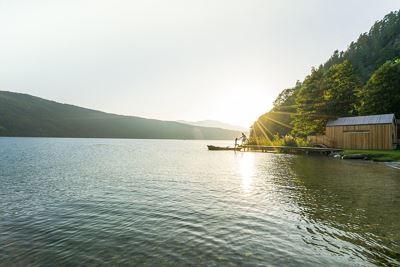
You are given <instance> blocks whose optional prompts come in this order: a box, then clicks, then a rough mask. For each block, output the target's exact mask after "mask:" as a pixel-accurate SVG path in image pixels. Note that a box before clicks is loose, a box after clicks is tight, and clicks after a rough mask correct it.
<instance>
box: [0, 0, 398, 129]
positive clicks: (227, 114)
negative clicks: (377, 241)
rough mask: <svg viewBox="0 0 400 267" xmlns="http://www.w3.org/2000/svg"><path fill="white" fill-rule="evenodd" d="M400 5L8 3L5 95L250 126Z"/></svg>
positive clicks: (352, 0) (0, 65)
mask: <svg viewBox="0 0 400 267" xmlns="http://www.w3.org/2000/svg"><path fill="white" fill-rule="evenodd" d="M399 8H400V2H399V0H381V1H378V0H376V1H370V0H319V1H317V0H291V1H289V0H285V1H283V0H275V1H267V0H247V1H246V0H243V1H236V0H211V1H210V0H198V1H190V0H143V1H132V0H126V1H124V0H109V1H105V0H93V1H89V0H68V1H65V0H64V1H60V0H48V1H45V0H35V1H34V0H26V1H22V0H8V1H7V0H0V38H1V39H0V40H1V41H0V90H8V91H14V92H23V93H29V94H33V95H36V96H40V97H43V98H47V99H51V100H55V101H59V102H63V103H70V104H75V105H79V106H83V107H88V108H94V109H99V110H102V111H106V112H112V113H118V114H125V115H135V116H142V117H147V118H157V119H163V120H178V119H183V120H202V119H216V120H221V121H225V122H229V123H233V124H239V125H243V126H249V125H250V124H251V123H252V122H253V121H254V120H256V119H257V117H258V116H259V115H261V114H262V113H264V112H266V111H268V110H269V109H270V108H271V106H272V101H273V100H274V99H275V97H276V96H277V95H278V94H279V92H280V91H281V90H282V89H284V88H287V87H292V86H293V85H294V84H295V82H296V80H302V79H303V78H304V77H305V75H307V74H308V73H309V71H310V68H311V67H312V66H317V65H319V64H321V63H323V62H325V61H326V60H327V59H328V58H329V56H330V55H331V54H332V52H333V51H334V50H335V49H340V50H343V49H345V48H346V47H347V45H348V44H349V43H350V42H351V41H353V40H356V38H357V37H358V35H359V34H360V33H362V32H366V31H368V30H369V28H370V27H371V26H372V24H373V23H374V22H375V21H376V20H379V19H382V18H383V16H384V15H385V14H387V13H389V12H390V11H394V10H397V9H399Z"/></svg>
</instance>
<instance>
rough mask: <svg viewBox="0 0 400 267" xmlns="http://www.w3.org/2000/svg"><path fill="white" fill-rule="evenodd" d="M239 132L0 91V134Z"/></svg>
mask: <svg viewBox="0 0 400 267" xmlns="http://www.w3.org/2000/svg"><path fill="white" fill-rule="evenodd" d="M239 135H240V132H238V131H231V130H225V129H219V128H209V127H197V126H193V125H187V124H183V123H178V122H173V121H160V120H151V119H144V118H139V117H133V116H121V115H115V114H110V113H104V112H100V111H96V110H91V109H86V108H81V107H77V106H73V105H67V104H61V103H57V102H54V101H49V100H45V99H42V98H39V97H34V96H31V95H27V94H19V93H12V92H6V91H0V136H37V137H99V138H142V139H213V140H215V139H219V140H221V139H223V140H225V139H234V138H235V137H237V136H239Z"/></svg>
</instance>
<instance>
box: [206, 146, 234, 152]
mask: <svg viewBox="0 0 400 267" xmlns="http://www.w3.org/2000/svg"><path fill="white" fill-rule="evenodd" d="M207 147H208V150H234V151H239V150H240V147H229V146H226V147H221V146H212V145H207Z"/></svg>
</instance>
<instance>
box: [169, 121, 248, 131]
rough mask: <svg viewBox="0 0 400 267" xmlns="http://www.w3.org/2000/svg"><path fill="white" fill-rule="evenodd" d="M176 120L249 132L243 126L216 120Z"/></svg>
mask: <svg viewBox="0 0 400 267" xmlns="http://www.w3.org/2000/svg"><path fill="white" fill-rule="evenodd" d="M177 122H180V123H185V124H189V125H194V126H200V127H213V128H221V129H227V130H232V131H240V132H249V129H246V128H245V127H242V126H238V125H232V124H229V123H225V122H221V121H216V120H202V121H185V120H178V121H177Z"/></svg>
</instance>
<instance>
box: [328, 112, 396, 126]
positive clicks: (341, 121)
mask: <svg viewBox="0 0 400 267" xmlns="http://www.w3.org/2000/svg"><path fill="white" fill-rule="evenodd" d="M393 120H395V116H394V114H382V115H371V116H357V117H343V118H337V119H335V120H329V121H328V123H327V124H326V126H327V127H332V126H346V125H366V124H389V123H393Z"/></svg>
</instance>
